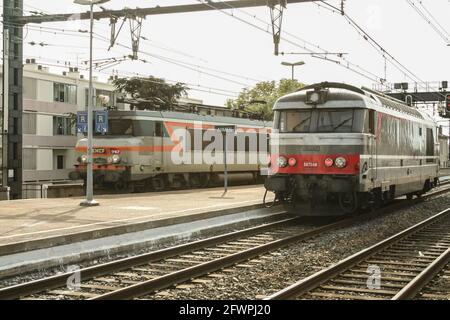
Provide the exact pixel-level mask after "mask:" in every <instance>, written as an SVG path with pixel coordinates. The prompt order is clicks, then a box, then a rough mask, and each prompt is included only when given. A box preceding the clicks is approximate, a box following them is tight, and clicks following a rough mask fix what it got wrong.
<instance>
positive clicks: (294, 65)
mask: <svg viewBox="0 0 450 320" xmlns="http://www.w3.org/2000/svg"><path fill="white" fill-rule="evenodd" d="M281 64H282V65H283V66H287V67H291V68H292V80H294V68H295V67H297V66H302V65H304V64H305V62H304V61H299V62H294V63H290V62H282V63H281Z"/></svg>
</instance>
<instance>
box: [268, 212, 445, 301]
mask: <svg viewBox="0 0 450 320" xmlns="http://www.w3.org/2000/svg"><path fill="white" fill-rule="evenodd" d="M449 215H450V209H446V210H444V211H441V212H440V213H438V214H436V215H434V216H432V217H430V218H428V219H426V220H424V221H422V222H420V223H418V224H416V225H414V226H412V227H409V228H408V229H406V230H404V231H402V232H400V233H397V234H396V235H394V236H392V237H389V238H387V239H385V240H383V241H381V242H379V243H377V244H375V245H373V246H371V247H369V248H366V249H364V250H362V251H360V252H357V253H355V254H353V255H351V256H350V257H347V258H345V259H344V260H341V261H340V262H338V263H337V264H335V265H332V266H330V267H328V268H325V269H323V270H321V271H319V272H317V273H315V274H312V275H310V276H309V277H306V278H305V279H302V280H300V281H298V282H296V283H294V284H292V285H291V286H289V287H287V288H285V289H283V290H281V291H278V292H277V293H275V294H272V295H271V296H269V297H267V298H265V300H282V299H292V298H295V297H298V296H301V295H303V294H306V293H307V292H309V291H311V290H313V289H316V288H318V287H319V286H321V285H322V284H323V283H325V282H327V281H329V280H331V279H332V278H334V277H336V276H338V275H340V274H342V273H343V272H345V271H347V270H349V269H350V268H352V267H354V266H355V265H357V264H359V263H361V262H363V261H365V260H367V259H368V258H370V257H371V256H373V255H374V254H376V253H379V252H381V251H383V250H384V249H386V248H388V247H390V246H391V245H392V244H395V243H397V242H398V241H400V240H402V239H404V238H406V237H408V236H410V235H412V234H415V233H417V232H419V231H421V230H422V229H424V228H426V227H428V226H430V225H432V224H434V223H436V222H438V221H439V220H441V219H444V218H446V217H447V216H449ZM445 258H448V257H447V256H446V257H445ZM443 261H444V259H442V260H440V262H438V263H437V264H436V266H431V267H430V270H431V271H427V272H426V273H425V271H424V273H425V276H427V277H428V276H429V275H430V274H432V273H433V272H434V271H435V269H436V268H437V266H438V264H440V263H443ZM423 279H424V278H422V277H420V278H417V280H416V279H415V280H416V281H412V282H413V283H412V284H410V285H409V286H408V287H409V288H407V289H406V293H405V297H407V293H408V294H409V293H412V292H414V291H415V290H417V287H415V286H417V285H418V284H420V285H423V282H422V281H423ZM402 296H403V293H402Z"/></svg>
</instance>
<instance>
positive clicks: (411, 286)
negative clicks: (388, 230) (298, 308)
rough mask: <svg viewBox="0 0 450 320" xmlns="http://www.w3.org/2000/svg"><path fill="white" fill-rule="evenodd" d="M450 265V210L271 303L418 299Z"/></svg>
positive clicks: (286, 291)
mask: <svg viewBox="0 0 450 320" xmlns="http://www.w3.org/2000/svg"><path fill="white" fill-rule="evenodd" d="M449 262H450V208H449V209H447V210H445V211H442V212H440V213H438V214H436V215H435V216H433V217H431V218H429V219H427V220H425V221H423V222H421V223H418V224H416V225H414V226H412V227H410V228H408V229H406V230H404V231H402V232H400V233H398V234H396V235H394V236H392V237H390V238H388V239H386V240H384V241H381V242H379V243H378V244H375V245H374V246H371V247H369V248H366V249H364V250H362V251H360V252H358V253H356V254H354V255H352V256H350V257H348V258H346V259H344V260H342V261H340V262H339V263H337V264H335V265H333V266H331V267H329V268H326V269H323V270H322V271H319V272H317V273H315V274H313V275H311V276H309V277H307V278H305V279H303V280H301V281H299V282H297V283H295V284H293V285H291V286H289V287H288V288H286V289H284V290H281V291H279V292H277V293H275V294H273V295H272V296H270V297H268V298H267V299H268V300H275V299H332V300H340V299H362V300H378V299H392V300H402V299H414V298H416V297H418V295H419V293H420V292H421V290H422V289H423V288H424V287H426V286H427V284H428V283H430V281H431V280H432V279H434V278H435V276H436V275H437V274H438V273H439V272H441V271H442V269H443V268H445V267H446V266H447V264H448V263H449ZM447 274H448V272H447ZM425 297H428V298H431V297H432V296H430V295H428V296H425ZM436 297H437V296H435V298H436ZM441 297H442V295H441ZM448 298H450V296H448V295H447V299H448Z"/></svg>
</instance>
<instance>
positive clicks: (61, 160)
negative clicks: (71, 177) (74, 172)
mask: <svg viewBox="0 0 450 320" xmlns="http://www.w3.org/2000/svg"><path fill="white" fill-rule="evenodd" d="M56 169H58V170H62V169H64V156H62V155H59V156H57V157H56Z"/></svg>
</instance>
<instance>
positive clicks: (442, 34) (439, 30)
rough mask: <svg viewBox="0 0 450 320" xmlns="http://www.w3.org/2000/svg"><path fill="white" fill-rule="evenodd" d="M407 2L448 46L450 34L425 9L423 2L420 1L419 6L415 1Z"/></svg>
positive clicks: (409, 0)
mask: <svg viewBox="0 0 450 320" xmlns="http://www.w3.org/2000/svg"><path fill="white" fill-rule="evenodd" d="M406 2H407V3H408V4H409V5H410V6H411V7H412V8H413V9H414V10H415V11H416V12H417V13H418V14H419V16H420V17H422V19H424V20H425V22H426V23H427V24H428V25H429V26H430V27H431V28H432V29H433V30H434V31H435V32H436V33H437V34H438V35H439V37H441V38H442V39H443V40H444V41H445V43H446V44H450V34H449V33H448V32H447V30H446V29H445V28H444V27H443V26H442V25H441V24H440V23H439V21H438V20H437V19H436V18H435V17H434V15H433V14H432V13H431V12H430V11H429V10H428V9H427V8H426V7H425V5H424V4H423V2H422V1H421V0H419V1H418V3H419V5H417V4H416V1H414V0H406ZM420 7H422V9H423V10H424V11H425V12H424V11H422V9H421V8H420Z"/></svg>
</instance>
